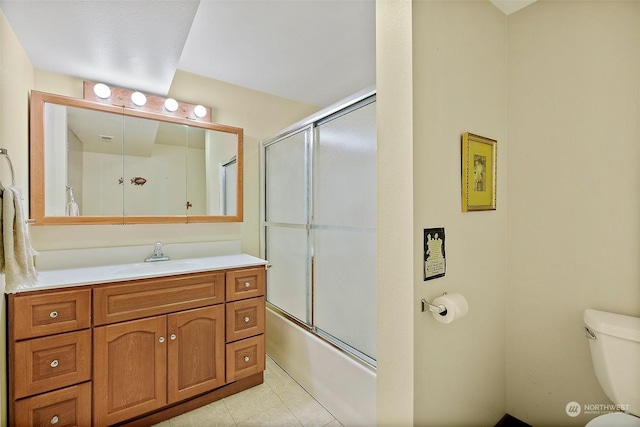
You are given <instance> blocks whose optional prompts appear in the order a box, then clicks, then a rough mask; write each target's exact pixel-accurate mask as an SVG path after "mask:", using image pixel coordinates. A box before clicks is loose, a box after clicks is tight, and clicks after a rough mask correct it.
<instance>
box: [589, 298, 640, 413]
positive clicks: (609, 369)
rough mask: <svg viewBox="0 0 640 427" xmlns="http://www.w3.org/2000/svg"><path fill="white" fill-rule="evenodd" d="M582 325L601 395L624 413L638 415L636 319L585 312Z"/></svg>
mask: <svg viewBox="0 0 640 427" xmlns="http://www.w3.org/2000/svg"><path fill="white" fill-rule="evenodd" d="M584 323H585V325H586V326H587V329H588V331H591V332H592V334H593V335H594V336H595V339H590V340H589V347H590V349H591V359H592V360H593V368H594V369H595V372H596V376H597V377H598V381H599V382H600V385H601V386H602V389H603V390H604V392H605V394H606V395H607V396H608V397H609V399H611V401H613V403H616V404H618V405H629V406H628V410H627V412H629V413H631V414H634V415H639V414H640V318H638V317H631V316H624V315H622V314H614V313H608V312H605V311H599V310H593V309H587V310H585V312H584Z"/></svg>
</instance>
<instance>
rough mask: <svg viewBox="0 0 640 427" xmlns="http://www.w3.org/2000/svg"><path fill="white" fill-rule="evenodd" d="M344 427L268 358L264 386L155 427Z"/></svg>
mask: <svg viewBox="0 0 640 427" xmlns="http://www.w3.org/2000/svg"><path fill="white" fill-rule="evenodd" d="M205 426H206V427H233V426H247V427H249V426H277V427H301V426H304V427H316V426H317V427H321V426H322V427H325V426H326V427H342V424H341V423H340V422H339V421H338V420H336V419H335V417H334V416H333V415H331V414H330V413H329V411H327V410H326V409H325V408H324V407H323V406H322V405H320V404H319V403H318V402H317V401H316V400H315V399H314V398H313V397H312V396H311V395H310V394H309V393H307V391H306V390H304V388H302V387H301V386H300V385H299V384H298V383H297V382H296V381H294V380H293V378H291V377H290V376H289V374H287V373H286V372H285V371H284V370H283V369H282V368H281V367H280V366H279V365H278V364H277V363H275V362H274V361H273V360H272V359H271V358H270V357H267V364H266V370H265V373H264V383H263V384H261V385H259V386H256V387H253V388H251V389H249V390H245V391H242V392H240V393H238V394H234V395H233V396H229V397H226V398H224V399H222V400H219V401H217V402H213V403H210V404H209V405H206V406H203V407H201V408H198V409H195V410H193V411H191V412H187V413H186V414H182V415H180V416H177V417H175V418H171V419H170V420H167V421H164V422H162V423H160V424H156V426H155V427H205Z"/></svg>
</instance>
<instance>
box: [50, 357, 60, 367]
mask: <svg viewBox="0 0 640 427" xmlns="http://www.w3.org/2000/svg"><path fill="white" fill-rule="evenodd" d="M58 365H59V363H58V360H57V359H53V361H52V362H51V367H52V368H56V367H58Z"/></svg>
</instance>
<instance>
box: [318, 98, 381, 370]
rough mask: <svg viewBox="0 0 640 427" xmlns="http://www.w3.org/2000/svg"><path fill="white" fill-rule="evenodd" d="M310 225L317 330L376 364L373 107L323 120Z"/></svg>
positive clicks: (358, 109) (374, 128)
mask: <svg viewBox="0 0 640 427" xmlns="http://www.w3.org/2000/svg"><path fill="white" fill-rule="evenodd" d="M312 224H313V227H312V228H313V232H314V245H313V247H314V270H313V271H314V278H313V283H314V285H313V323H314V326H315V327H316V328H317V329H318V332H319V333H320V334H328V335H329V337H328V338H331V337H333V338H335V339H338V340H339V341H341V342H342V343H344V344H347V345H348V346H350V347H352V349H354V350H356V351H357V352H360V353H362V354H360V356H361V357H363V356H366V357H364V358H365V359H366V358H367V357H368V358H370V359H373V360H375V358H376V353H375V349H376V111H375V103H370V104H367V105H364V106H360V107H358V108H355V109H353V110H350V111H348V112H347V113H345V114H343V115H340V116H339V117H334V116H331V117H329V118H328V119H327V121H325V122H319V123H318V125H317V128H316V141H315V144H314V152H313V221H312Z"/></svg>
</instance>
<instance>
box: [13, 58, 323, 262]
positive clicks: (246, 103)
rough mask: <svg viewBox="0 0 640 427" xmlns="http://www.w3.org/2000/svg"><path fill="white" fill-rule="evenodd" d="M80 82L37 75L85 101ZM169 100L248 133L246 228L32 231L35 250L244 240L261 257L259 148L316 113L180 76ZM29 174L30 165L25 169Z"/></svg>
mask: <svg viewBox="0 0 640 427" xmlns="http://www.w3.org/2000/svg"><path fill="white" fill-rule="evenodd" d="M82 81H83V80H82V79H81V78H75V77H70V76H64V75H59V74H55V73H49V72H44V71H40V70H36V77H35V84H34V89H36V90H40V91H43V92H51V93H57V94H61V95H67V96H74V97H82ZM168 96H172V97H174V98H176V99H179V100H181V101H184V102H190V103H196V104H203V105H207V106H211V107H212V109H213V120H214V121H216V122H218V123H223V124H227V125H232V126H237V127H242V128H244V156H245V158H244V161H245V174H244V186H245V187H244V191H245V193H244V222H243V223H238V224H168V225H167V224H164V225H127V226H112V225H109V226H98V225H92V226H73V227H71V226H47V227H37V226H35V227H31V237H32V239H31V240H32V244H33V246H34V247H35V248H36V249H37V250H50V249H69V248H91V247H104V246H126V245H144V244H149V245H151V244H153V242H155V241H157V240H161V241H163V242H165V243H176V242H202V241H215V240H229V239H242V248H243V251H244V252H246V253H249V254H251V255H255V256H258V255H259V253H260V252H259V216H258V213H259V198H258V188H259V187H258V179H259V177H258V146H259V142H260V141H261V140H262V139H265V138H267V137H270V136H272V135H273V134H274V133H275V132H277V131H278V130H280V129H281V128H284V127H286V126H288V125H290V124H292V123H294V122H296V121H298V120H300V119H302V118H304V117H306V116H307V115H309V114H312V113H313V112H315V111H317V110H318V108H317V107H314V106H311V105H306V104H302V103H299V102H295V101H291V100H286V99H283V98H279V97H276V96H272V95H268V94H265V93H262V92H257V91H254V90H250V89H246V88H241V87H239V86H234V85H230V84H227V83H223V82H219V81H214V80H211V79H207V78H204V77H202V76H198V75H195V74H190V73H186V72H183V71H180V70H178V71H177V72H176V75H175V76H174V80H173V82H172V85H171V89H170V91H169V94H168ZM22 168H24V169H26V168H27V165H26V164H25V165H22Z"/></svg>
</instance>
